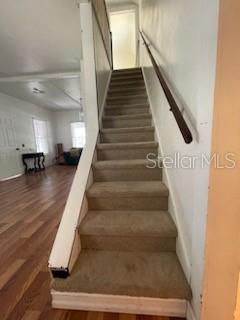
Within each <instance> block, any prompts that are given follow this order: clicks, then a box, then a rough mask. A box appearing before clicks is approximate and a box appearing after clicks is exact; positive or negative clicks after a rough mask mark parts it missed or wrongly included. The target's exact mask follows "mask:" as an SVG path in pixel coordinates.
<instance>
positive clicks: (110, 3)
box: [106, 0, 139, 10]
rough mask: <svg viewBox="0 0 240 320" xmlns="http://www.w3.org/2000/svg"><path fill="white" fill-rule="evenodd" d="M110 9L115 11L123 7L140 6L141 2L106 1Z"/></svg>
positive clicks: (130, 0) (132, 0)
mask: <svg viewBox="0 0 240 320" xmlns="http://www.w3.org/2000/svg"><path fill="white" fill-rule="evenodd" d="M106 3H107V6H108V8H109V9H110V10H111V9H114V8H116V7H121V6H129V5H133V4H134V5H138V4H139V0H106Z"/></svg>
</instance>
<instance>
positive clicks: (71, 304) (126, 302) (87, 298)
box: [51, 290, 187, 317]
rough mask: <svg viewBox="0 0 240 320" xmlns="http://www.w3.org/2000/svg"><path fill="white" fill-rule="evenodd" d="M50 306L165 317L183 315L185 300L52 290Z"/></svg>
mask: <svg viewBox="0 0 240 320" xmlns="http://www.w3.org/2000/svg"><path fill="white" fill-rule="evenodd" d="M51 295H52V307H53V308H57V309H68V310H69V309H72V310H88V311H100V312H117V313H131V314H146V315H156V316H165V317H185V316H186V310H187V302H186V300H180V299H158V298H145V297H131V296H118V295H104V294H88V293H75V292H59V291H55V290H52V291H51Z"/></svg>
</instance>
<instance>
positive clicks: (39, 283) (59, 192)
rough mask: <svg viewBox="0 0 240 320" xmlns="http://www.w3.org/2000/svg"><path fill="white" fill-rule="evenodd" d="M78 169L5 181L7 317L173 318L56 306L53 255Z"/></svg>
mask: <svg viewBox="0 0 240 320" xmlns="http://www.w3.org/2000/svg"><path fill="white" fill-rule="evenodd" d="M74 172H75V169H74V168H73V167H68V166H54V167H51V168H48V169H47V170H46V172H39V173H37V174H32V175H29V176H21V177H19V178H17V179H14V180H9V181H5V182H1V183H0V257H1V259H0V312H1V314H0V318H1V320H6V319H8V320H9V319H12V320H20V319H24V320H30V319H31V320H37V319H42V320H43V319H44V320H47V319H49V320H50V319H51V320H63V319H67V320H72V319H74V320H76V319H80V320H95V319H96V320H137V319H138V320H169V319H168V318H163V317H148V316H134V315H118V314H111V313H106V314H104V313H96V312H76V311H74V312H73V311H62V310H53V309H51V304H50V276H49V272H48V268H47V260H48V257H49V253H50V250H51V248H52V243H53V240H54V238H55V234H56V231H57V227H58V224H59V222H60V218H61V215H62V213H63V209H64V205H65V202H66V199H67V195H68V192H69V189H70V186H71V182H72V179H73V176H74ZM172 320H177V319H176V318H175V319H172Z"/></svg>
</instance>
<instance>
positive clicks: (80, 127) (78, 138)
mask: <svg viewBox="0 0 240 320" xmlns="http://www.w3.org/2000/svg"><path fill="white" fill-rule="evenodd" d="M71 133H72V145H73V148H83V147H84V146H85V143H86V132H85V125H84V122H72V123H71Z"/></svg>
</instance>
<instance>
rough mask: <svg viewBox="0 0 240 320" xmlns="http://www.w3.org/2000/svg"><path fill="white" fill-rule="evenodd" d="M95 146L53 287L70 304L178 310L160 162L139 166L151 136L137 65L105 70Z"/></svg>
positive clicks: (177, 268)
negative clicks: (75, 233)
mask: <svg viewBox="0 0 240 320" xmlns="http://www.w3.org/2000/svg"><path fill="white" fill-rule="evenodd" d="M96 151H97V161H96V162H94V163H93V165H92V170H93V177H94V183H93V184H92V186H91V187H90V188H89V189H88V190H87V192H86V195H87V200H88V213H87V214H86V216H85V218H84V219H83V221H82V222H81V224H80V226H79V236H80V240H81V253H80V256H79V258H78V260H77V263H76V265H75V267H74V269H73V271H72V273H71V275H70V276H69V277H68V278H67V279H54V282H53V289H54V290H55V291H56V292H62V293H68V294H69V297H71V293H72V294H73V301H72V304H71V303H70V304H68V305H67V306H68V307H69V306H72V308H74V309H91V310H102V311H106V310H107V311H116V312H129V313H130V312H135V313H138V312H142V313H149V314H151V313H152V314H160V315H167V316H169V315H170V316H171V315H173V316H184V315H185V311H186V301H187V300H189V299H190V298H191V290H190V287H189V285H188V283H187V281H186V278H185V276H184V273H183V271H182V268H181V265H180V263H179V261H178V258H177V255H176V251H175V250H176V237H177V229H176V226H175V224H174V222H173V220H172V218H171V216H170V214H169V213H168V211H167V210H168V195H169V191H168V189H167V187H166V186H165V185H164V183H163V182H162V181H161V179H162V170H161V169H159V168H155V169H149V168H147V164H148V161H147V158H146V156H147V154H148V153H154V154H157V153H158V143H157V142H156V141H155V140H154V127H153V124H152V116H151V113H150V109H149V103H148V97H147V93H146V88H145V84H144V80H143V75H142V72H141V69H127V70H121V71H114V72H113V75H112V79H111V83H110V87H109V92H108V97H107V102H106V106H105V110H104V116H103V119H102V129H101V130H100V134H99V143H98V144H97V147H96ZM91 297H93V299H92V300H91ZM69 299H70V298H69ZM74 299H75V300H74ZM74 301H75V302H74Z"/></svg>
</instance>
